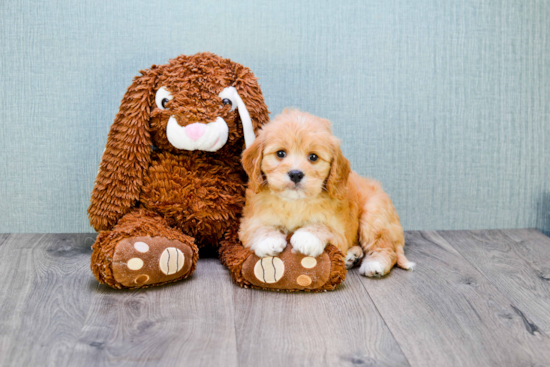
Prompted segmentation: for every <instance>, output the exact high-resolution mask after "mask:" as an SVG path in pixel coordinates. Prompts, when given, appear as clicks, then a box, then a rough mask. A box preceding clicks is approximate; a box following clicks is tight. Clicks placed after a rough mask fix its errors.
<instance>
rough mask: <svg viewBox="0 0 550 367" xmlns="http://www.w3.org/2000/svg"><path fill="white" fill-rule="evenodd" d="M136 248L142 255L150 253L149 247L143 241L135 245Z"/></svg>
mask: <svg viewBox="0 0 550 367" xmlns="http://www.w3.org/2000/svg"><path fill="white" fill-rule="evenodd" d="M134 248H135V249H136V250H137V251H139V252H141V253H146V252H147V251H149V245H148V244H146V243H145V242H141V241H138V242H136V243H134Z"/></svg>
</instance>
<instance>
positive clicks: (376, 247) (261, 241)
mask: <svg viewBox="0 0 550 367" xmlns="http://www.w3.org/2000/svg"><path fill="white" fill-rule="evenodd" d="M330 127H331V124H330V122H329V121H328V120H325V119H321V118H319V117H315V116H313V115H311V114H309V113H305V112H300V111H298V110H285V111H283V113H282V114H281V115H279V116H277V117H276V118H275V119H274V120H273V121H272V122H270V123H269V124H266V125H265V126H264V127H263V129H262V130H261V132H260V133H259V136H258V138H257V139H256V140H255V141H254V143H253V144H252V145H251V146H250V147H249V148H248V149H247V150H245V152H244V154H243V165H244V168H245V170H246V172H247V174H248V177H249V187H248V189H247V192H246V205H245V208H244V211H243V217H242V219H241V226H240V231H239V237H240V239H241V241H242V242H243V245H244V246H245V247H247V248H250V249H251V250H252V251H254V252H255V254H256V255H257V256H258V257H266V256H277V255H278V254H279V253H281V252H282V251H283V250H284V249H285V247H286V245H287V241H286V237H287V235H289V234H292V237H291V238H290V243H291V245H292V247H293V251H294V252H297V253H301V254H303V255H306V256H311V257H317V256H319V255H320V254H322V253H323V251H324V249H325V246H327V244H329V243H330V244H332V245H334V246H336V247H337V248H338V249H339V250H340V251H342V253H344V254H347V256H346V265H347V266H348V267H351V266H353V264H354V263H355V262H358V260H360V259H361V258H362V257H363V253H364V254H366V258H365V259H364V261H363V263H362V265H361V268H360V273H361V274H363V275H365V276H383V275H386V274H387V273H388V272H389V271H390V270H391V269H392V267H393V266H394V265H395V264H396V263H397V265H398V266H399V267H401V268H403V269H413V267H414V266H415V264H414V263H412V262H410V261H408V260H407V258H406V257H405V254H404V252H403V248H404V245H405V241H404V236H403V229H402V227H401V224H400V222H399V216H398V215H397V212H396V211H395V208H394V207H393V204H392V202H391V200H390V198H389V197H388V195H387V194H386V193H385V192H384V191H383V190H382V188H381V186H380V184H379V183H378V182H376V181H373V180H370V179H367V178H363V177H360V176H359V175H358V174H357V173H355V172H353V171H351V169H350V164H349V161H348V160H347V159H346V158H345V157H344V156H343V155H342V151H341V149H340V143H339V140H338V139H337V138H336V137H334V136H333V135H332V132H331V128H330Z"/></svg>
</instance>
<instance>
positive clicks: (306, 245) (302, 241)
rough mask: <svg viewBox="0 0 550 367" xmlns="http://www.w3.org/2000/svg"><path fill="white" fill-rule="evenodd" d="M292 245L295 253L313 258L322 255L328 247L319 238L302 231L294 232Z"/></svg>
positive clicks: (291, 240) (291, 239)
mask: <svg viewBox="0 0 550 367" xmlns="http://www.w3.org/2000/svg"><path fill="white" fill-rule="evenodd" d="M290 243H291V244H292V248H293V250H294V251H297V252H299V253H301V254H304V255H306V256H312V257H317V256H319V255H321V254H322V253H323V251H325V246H326V243H323V242H322V241H321V240H320V239H319V238H318V237H317V236H315V235H314V234H312V233H311V232H308V231H304V230H301V229H299V230H297V231H296V232H294V234H293V235H292V237H291V238H290Z"/></svg>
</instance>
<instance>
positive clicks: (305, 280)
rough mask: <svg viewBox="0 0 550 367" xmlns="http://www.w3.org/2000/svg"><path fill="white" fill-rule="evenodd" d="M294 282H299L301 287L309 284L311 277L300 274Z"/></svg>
mask: <svg viewBox="0 0 550 367" xmlns="http://www.w3.org/2000/svg"><path fill="white" fill-rule="evenodd" d="M296 283H298V284H300V285H301V286H302V287H307V286H308V285H310V284H311V278H310V277H308V276H307V275H304V274H302V275H300V276H299V277H298V278H297V279H296Z"/></svg>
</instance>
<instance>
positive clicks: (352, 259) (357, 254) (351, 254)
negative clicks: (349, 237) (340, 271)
mask: <svg viewBox="0 0 550 367" xmlns="http://www.w3.org/2000/svg"><path fill="white" fill-rule="evenodd" d="M362 258H363V250H362V249H361V247H359V246H353V247H352V248H350V249H349V250H348V253H347V254H346V269H351V268H353V267H354V266H355V265H356V264H357V263H358V262H359V261H360V260H361V259H362Z"/></svg>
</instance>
